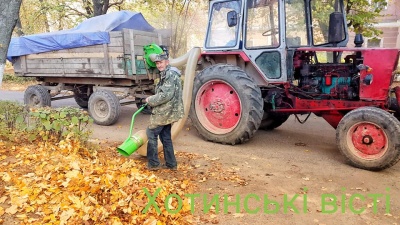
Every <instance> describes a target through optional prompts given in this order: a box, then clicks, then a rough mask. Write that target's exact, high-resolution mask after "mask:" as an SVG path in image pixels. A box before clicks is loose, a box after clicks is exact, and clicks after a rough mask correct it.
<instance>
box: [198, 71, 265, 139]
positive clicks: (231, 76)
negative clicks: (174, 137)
mask: <svg viewBox="0 0 400 225" xmlns="http://www.w3.org/2000/svg"><path fill="white" fill-rule="evenodd" d="M190 112H191V114H190V117H191V119H192V122H193V125H194V127H195V128H196V129H197V131H198V132H199V134H200V135H201V136H202V137H203V138H205V139H206V140H208V141H213V142H218V143H222V144H232V145H234V144H239V143H243V142H245V141H247V140H249V139H250V138H251V137H252V136H253V135H254V133H255V132H256V131H257V129H258V127H259V126H260V123H261V119H262V114H263V100H262V97H261V90H260V88H259V87H257V85H256V84H255V83H254V81H253V80H252V79H251V78H250V77H249V76H248V75H247V74H246V73H245V72H244V71H243V70H242V69H240V68H239V67H236V66H232V65H226V64H217V65H213V66H210V67H208V68H206V69H204V70H203V71H202V72H201V73H200V74H198V75H197V76H196V78H195V81H194V85H193V98H192V104H191V110H190Z"/></svg>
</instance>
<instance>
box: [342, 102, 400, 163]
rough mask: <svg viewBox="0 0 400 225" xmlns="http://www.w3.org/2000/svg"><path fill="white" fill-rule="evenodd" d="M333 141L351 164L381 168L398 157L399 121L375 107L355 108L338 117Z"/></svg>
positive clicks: (398, 158) (399, 150)
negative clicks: (339, 118) (334, 140)
mask: <svg viewBox="0 0 400 225" xmlns="http://www.w3.org/2000/svg"><path fill="white" fill-rule="evenodd" d="M336 142H337V144H338V147H339V150H340V151H341V153H342V154H343V155H344V156H345V157H346V158H347V159H348V161H349V163H350V164H351V165H353V166H355V167H358V168H361V169H366V170H383V169H386V168H389V167H391V166H393V165H395V164H396V163H397V162H398V161H399V160H400V122H399V121H398V120H397V119H396V118H395V117H394V116H393V115H392V114H390V113H388V112H386V111H384V110H382V109H379V108H374V107H362V108H359V109H355V110H353V111H351V112H349V113H347V114H346V115H345V116H344V117H343V118H342V120H341V121H340V123H339V125H338V127H337V128H336Z"/></svg>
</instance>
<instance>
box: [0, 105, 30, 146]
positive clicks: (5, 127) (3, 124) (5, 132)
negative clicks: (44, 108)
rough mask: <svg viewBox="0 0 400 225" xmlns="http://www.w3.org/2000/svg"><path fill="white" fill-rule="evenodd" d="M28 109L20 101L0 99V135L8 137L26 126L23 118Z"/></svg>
mask: <svg viewBox="0 0 400 225" xmlns="http://www.w3.org/2000/svg"><path fill="white" fill-rule="evenodd" d="M27 115H28V110H27V109H26V108H25V107H24V106H23V105H22V104H20V103H18V102H13V101H0V135H1V136H5V137H8V138H9V137H10V135H11V134H12V133H18V132H19V131H22V130H24V128H25V127H26V123H25V119H26V117H27Z"/></svg>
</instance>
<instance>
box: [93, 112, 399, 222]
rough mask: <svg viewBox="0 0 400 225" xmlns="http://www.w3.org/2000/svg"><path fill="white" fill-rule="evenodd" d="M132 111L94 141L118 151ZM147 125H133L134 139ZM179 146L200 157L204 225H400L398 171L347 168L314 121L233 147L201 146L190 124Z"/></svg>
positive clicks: (323, 126)
mask: <svg viewBox="0 0 400 225" xmlns="http://www.w3.org/2000/svg"><path fill="white" fill-rule="evenodd" d="M135 110H136V108H135V107H130V106H126V107H124V109H123V111H122V115H121V117H120V120H119V121H118V123H117V124H115V125H113V126H111V127H101V126H97V125H95V126H94V134H93V135H94V137H96V138H99V139H107V140H109V141H110V142H111V143H112V142H114V144H116V145H118V144H120V143H121V142H122V141H123V140H124V139H125V138H126V137H125V136H126V134H127V132H128V128H129V127H128V126H129V121H130V117H131V115H132V113H133V112H134V111H135ZM148 119H149V117H148V116H147V115H143V114H140V115H139V116H138V117H136V119H135V122H136V123H135V125H134V132H136V131H138V130H141V129H144V128H145V127H146V123H147V122H148ZM174 143H175V149H176V151H177V152H186V153H193V154H195V155H197V156H198V157H196V158H195V159H190V160H191V161H190V163H191V164H192V165H193V167H194V168H195V173H197V174H198V180H197V183H198V184H197V185H198V190H197V192H196V194H199V196H200V197H198V198H194V200H195V202H196V207H195V209H194V210H195V211H194V213H195V214H196V215H197V216H199V218H200V219H199V224H400V223H399V221H400V182H399V179H398V177H399V175H400V164H398V165H395V166H393V167H392V168H389V169H387V170H385V171H381V172H370V171H365V170H360V169H356V168H353V167H351V166H349V165H348V164H346V161H345V158H344V157H343V156H342V155H340V153H339V150H338V149H337V147H336V141H335V130H334V129H333V128H332V127H331V126H330V125H329V124H328V123H326V122H325V121H324V120H322V119H321V118H318V117H316V116H311V117H310V119H309V121H308V122H307V123H306V124H303V125H302V124H300V123H298V122H297V121H296V120H295V118H294V117H290V118H289V120H288V121H287V122H286V123H285V124H283V125H282V126H281V127H279V128H278V129H276V130H274V131H270V132H267V131H258V132H257V133H256V135H255V137H254V138H252V139H251V140H250V141H249V142H247V143H245V144H242V145H235V146H229V145H221V144H216V143H211V142H207V141H204V140H202V139H201V137H200V136H199V135H198V134H197V131H196V130H195V129H194V127H192V125H191V122H190V120H188V121H187V123H186V126H185V129H184V130H182V131H181V132H180V134H179V136H178V138H177V139H176V140H175V141H174ZM132 157H139V156H132ZM179 160H188V159H186V158H178V163H179ZM182 163H183V162H182ZM185 163H187V161H185ZM174 176H179V172H178V173H176V174H174ZM189 194H195V193H189ZM296 194H297V197H296ZM225 195H226V199H224V198H225V197H224V196H225ZM204 197H205V198H206V199H205V200H204V199H203V198H204ZM213 198H219V200H220V204H219V210H217V207H216V206H214V208H215V210H214V213H205V212H204V211H206V212H207V210H204V209H207V208H210V207H209V205H210V203H211V202H212V199H213ZM236 198H239V201H238V202H239V203H234V202H237V201H236ZM292 200H293V201H292ZM343 200H344V201H343ZM271 201H274V202H276V203H278V204H279V208H275V206H276V204H275V205H273V204H272V205H270V204H269V203H270V202H271ZM290 202H292V203H293V205H291V204H289V203H290ZM225 203H228V204H225ZM229 203H231V204H229ZM224 206H227V210H225V208H224ZM264 207H266V208H264ZM212 208H213V207H211V209H212ZM363 209H364V210H363ZM360 212H361V213H360Z"/></svg>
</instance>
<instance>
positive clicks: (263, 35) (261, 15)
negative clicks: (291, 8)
mask: <svg viewBox="0 0 400 225" xmlns="http://www.w3.org/2000/svg"><path fill="white" fill-rule="evenodd" d="M247 6H248V7H247V13H246V15H247V18H246V28H245V29H246V43H245V46H246V48H247V49H255V48H275V47H278V46H279V4H278V1H276V0H268V1H267V0H247Z"/></svg>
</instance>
